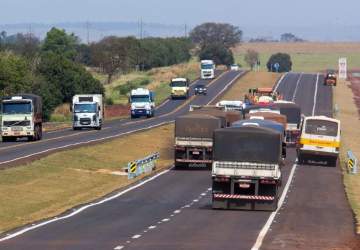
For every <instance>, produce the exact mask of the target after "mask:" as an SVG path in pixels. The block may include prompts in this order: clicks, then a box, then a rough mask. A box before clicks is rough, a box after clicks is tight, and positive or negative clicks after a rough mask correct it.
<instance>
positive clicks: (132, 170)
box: [127, 152, 160, 179]
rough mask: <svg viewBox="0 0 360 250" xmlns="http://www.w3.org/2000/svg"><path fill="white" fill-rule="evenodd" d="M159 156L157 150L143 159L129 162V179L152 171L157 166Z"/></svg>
mask: <svg viewBox="0 0 360 250" xmlns="http://www.w3.org/2000/svg"><path fill="white" fill-rule="evenodd" d="M159 158H160V154H159V152H156V153H153V154H151V155H149V156H147V157H145V158H143V159H140V160H136V161H132V162H129V163H128V165H127V172H128V179H133V178H135V177H137V176H139V175H141V174H145V173H150V172H152V171H153V170H154V169H155V167H156V160H157V159H159Z"/></svg>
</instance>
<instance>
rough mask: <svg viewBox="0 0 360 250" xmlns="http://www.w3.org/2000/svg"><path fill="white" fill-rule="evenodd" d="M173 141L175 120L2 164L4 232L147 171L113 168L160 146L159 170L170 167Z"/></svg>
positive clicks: (0, 188) (0, 200) (0, 227)
mask: <svg viewBox="0 0 360 250" xmlns="http://www.w3.org/2000/svg"><path fill="white" fill-rule="evenodd" d="M172 142H173V125H166V126H162V127H158V128H154V129H151V130H149V131H145V132H139V133H136V134H131V135H127V136H124V137H121V138H119V139H115V140H113V141H109V142H105V143H102V144H99V145H95V146H86V147H82V148H78V149H72V150H69V151H64V152H59V153H55V154H53V155H50V156H47V157H45V158H43V159H41V160H38V161H35V162H33V163H30V164H27V165H24V166H20V167H16V168H11V169H6V170H2V171H1V175H0V193H1V195H0V196H1V197H0V232H1V231H5V230H9V229H11V228H14V227H18V226H21V225H24V224H27V223H30V222H32V221H36V220H39V219H43V218H47V217H51V216H55V215H58V214H59V213H62V212H64V211H66V210H67V209H70V208H71V207H74V206H76V205H78V204H83V203H86V202H90V201H92V200H94V199H95V198H99V197H102V196H104V195H106V194H108V193H110V192H112V191H114V190H116V189H119V188H121V187H124V186H126V185H129V184H130V183H131V182H134V181H136V180H139V179H140V178H143V177H144V176H142V177H138V178H137V179H136V180H132V181H129V180H128V179H127V176H119V175H116V174H114V173H113V172H120V171H122V168H123V167H125V166H126V164H127V162H130V161H133V160H135V159H140V158H143V157H145V156H146V155H149V154H151V153H154V152H160V160H159V161H158V162H157V170H161V169H164V168H167V167H168V166H170V165H171V163H172V160H173V159H172V154H171V152H172ZM138 145H142V146H141V147H138ZM64 159H66V161H64Z"/></svg>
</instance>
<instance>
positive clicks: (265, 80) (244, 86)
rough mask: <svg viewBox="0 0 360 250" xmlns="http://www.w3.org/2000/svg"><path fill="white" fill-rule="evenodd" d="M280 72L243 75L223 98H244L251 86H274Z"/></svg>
mask: <svg viewBox="0 0 360 250" xmlns="http://www.w3.org/2000/svg"><path fill="white" fill-rule="evenodd" d="M279 77H280V74H278V73H269V72H249V73H247V74H246V75H245V76H244V77H241V78H240V79H239V80H237V82H236V83H235V84H234V85H233V86H232V87H231V88H230V90H229V91H227V92H226V94H225V95H224V96H223V97H222V98H221V99H223V100H243V99H244V95H245V94H246V93H248V90H249V88H256V87H269V88H271V87H273V86H274V84H275V83H276V81H277V80H278V78H279Z"/></svg>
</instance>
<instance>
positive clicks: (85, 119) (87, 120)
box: [80, 118, 91, 125]
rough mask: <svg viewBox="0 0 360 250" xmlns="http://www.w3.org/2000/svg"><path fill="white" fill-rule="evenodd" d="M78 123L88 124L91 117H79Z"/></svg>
mask: <svg viewBox="0 0 360 250" xmlns="http://www.w3.org/2000/svg"><path fill="white" fill-rule="evenodd" d="M80 124H81V125H90V124H91V119H90V118H80Z"/></svg>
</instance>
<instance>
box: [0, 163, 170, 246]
mask: <svg viewBox="0 0 360 250" xmlns="http://www.w3.org/2000/svg"><path fill="white" fill-rule="evenodd" d="M169 171H170V169H166V170H164V171H162V172H160V173H158V174H156V175H154V176H152V177H150V178H149V179H146V180H144V181H141V182H140V183H138V184H136V185H134V186H131V187H129V188H127V189H125V190H123V191H121V192H119V193H117V194H114V195H112V196H110V197H106V198H104V199H102V200H100V201H98V202H94V203H89V204H87V205H84V206H82V207H80V208H78V209H76V210H75V211H73V212H72V213H70V214H67V215H64V216H61V217H55V218H53V219H50V220H47V221H44V222H41V223H39V224H37V225H32V226H30V227H27V228H23V229H21V230H19V231H17V232H15V233H12V234H9V235H7V236H5V237H3V238H0V242H2V241H6V240H9V239H12V238H15V237H17V236H20V235H22V234H24V233H26V232H29V231H32V230H34V229H37V228H40V227H43V226H45V225H48V224H50V223H53V222H56V221H60V220H65V219H68V218H70V217H73V216H75V215H77V214H79V213H81V212H83V211H84V210H86V209H88V208H91V207H94V206H98V205H101V204H103V203H105V202H108V201H111V200H114V199H116V198H118V197H120V196H122V195H124V194H126V193H128V192H130V191H132V190H134V189H136V188H139V187H141V186H143V185H145V184H146V183H148V182H150V181H153V180H155V179H156V178H158V177H160V176H162V175H164V174H166V173H168V172H169Z"/></svg>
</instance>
